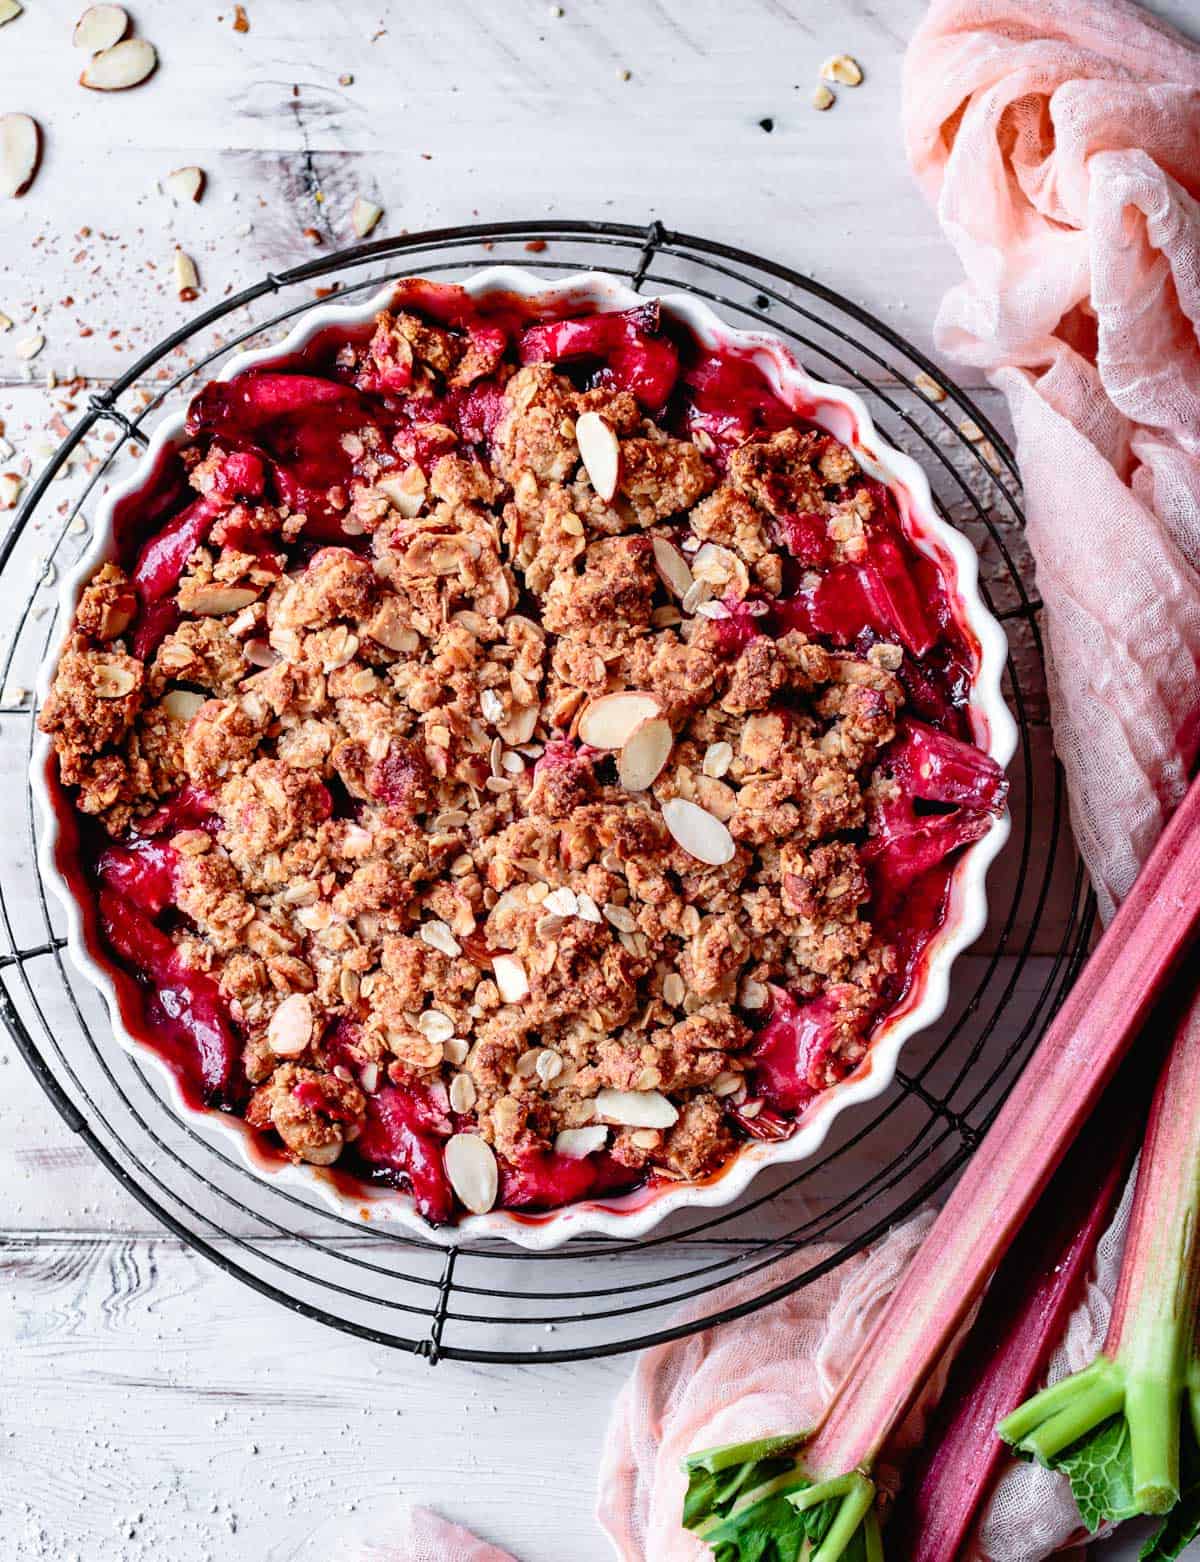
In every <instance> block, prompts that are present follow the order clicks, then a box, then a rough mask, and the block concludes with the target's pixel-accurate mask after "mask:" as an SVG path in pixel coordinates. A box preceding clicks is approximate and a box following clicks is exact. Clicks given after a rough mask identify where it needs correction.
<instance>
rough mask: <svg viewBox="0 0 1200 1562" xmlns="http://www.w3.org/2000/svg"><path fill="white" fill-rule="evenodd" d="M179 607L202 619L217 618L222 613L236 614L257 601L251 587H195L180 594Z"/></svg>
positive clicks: (256, 596) (256, 594)
mask: <svg viewBox="0 0 1200 1562" xmlns="http://www.w3.org/2000/svg"><path fill="white" fill-rule="evenodd" d="M181 595H182V600H181V601H180V604H179V605H180V607H182V608H183V609H184V611H185V612H188V613H199V614H200V615H201V616H202V617H203V618H219V617H220V616H221V615H222V614H223V613H236V612H237V611H238V610H239V608H243V607H249V606H250V604H251V602H256V601H257V600H258V592H257V591H256V590H255V589H254V587H253V586H197V587H196V588H195V590H193V591H188V592H185V593H182V594H181Z"/></svg>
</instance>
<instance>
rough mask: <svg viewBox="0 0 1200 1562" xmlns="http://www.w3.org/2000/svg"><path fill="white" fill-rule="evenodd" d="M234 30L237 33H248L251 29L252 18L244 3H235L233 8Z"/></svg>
mask: <svg viewBox="0 0 1200 1562" xmlns="http://www.w3.org/2000/svg"><path fill="white" fill-rule="evenodd" d="M233 30H234V32H235V33H248V32H249V31H250V18H249V17H248V16H247V15H246V7H245V6H244V5H235V6H234V8H233Z"/></svg>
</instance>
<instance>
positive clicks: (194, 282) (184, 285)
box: [173, 249, 200, 304]
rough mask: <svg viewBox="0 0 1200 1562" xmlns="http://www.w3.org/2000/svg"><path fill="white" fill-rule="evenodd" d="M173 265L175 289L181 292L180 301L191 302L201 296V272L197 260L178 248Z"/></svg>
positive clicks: (182, 302) (183, 302)
mask: <svg viewBox="0 0 1200 1562" xmlns="http://www.w3.org/2000/svg"><path fill="white" fill-rule="evenodd" d="M173 265H174V272H175V291H176V292H177V293H178V294H179V302H180V303H181V304H190V303H191V302H192V301H193V300H194V299H197V298H199V297H200V273H199V272H198V271H197V270H196V262H195V261H194V260H193V259H192V257H191V256H190V255H185V254H184V253H183V251H182V250H181V249H177V250H176V251H175V260H174V263H173Z"/></svg>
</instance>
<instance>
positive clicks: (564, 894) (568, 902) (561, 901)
mask: <svg viewBox="0 0 1200 1562" xmlns="http://www.w3.org/2000/svg"><path fill="white" fill-rule="evenodd" d="M542 905H543V906H544V907H545V909H546V910H547V911H552V912H553V913H554V915H555V916H557V917H573V916H577V915H578V913H579V897H578V896H577V895H576V893H575V891H574V890H573V889H571V888H570V887H569V886H568V885H566V884H564V885H562V886H561V888H559V889H554V890H551V891H550V893H549V894H548V895H547V896H546V898H545V900H543V901H542Z"/></svg>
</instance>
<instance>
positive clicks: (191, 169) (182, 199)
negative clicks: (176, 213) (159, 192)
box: [163, 163, 208, 206]
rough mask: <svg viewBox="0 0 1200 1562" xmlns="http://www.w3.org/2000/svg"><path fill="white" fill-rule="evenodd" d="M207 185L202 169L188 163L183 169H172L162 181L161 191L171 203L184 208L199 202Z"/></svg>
mask: <svg viewBox="0 0 1200 1562" xmlns="http://www.w3.org/2000/svg"><path fill="white" fill-rule="evenodd" d="M207 183H208V176H207V175H206V174H205V172H204V170H203V168H197V167H196V165H195V164H194V163H189V164H188V165H187V166H186V167H184V168H173V169H172V170H171V172H170V173H169V174H168V175H167V177H166V178H165V179H164V180H163V189H164V190H165V191H166V192H167V194H168V195H169V196H170V197H171V199H172V200H173V201H175V202H177V203H178V204H179V205H180V206H186V205H187V204H188V203H189V202H193V203H194V202H196V201H199V199H200V197H201V196H202V195H203V194H204V187H205V185H206V184H207Z"/></svg>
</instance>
